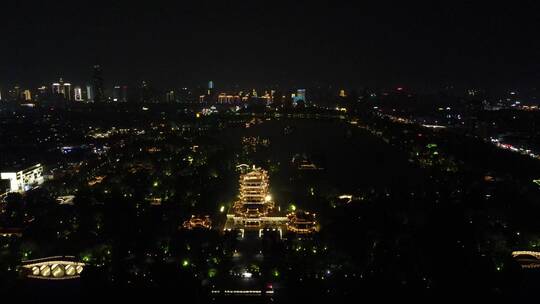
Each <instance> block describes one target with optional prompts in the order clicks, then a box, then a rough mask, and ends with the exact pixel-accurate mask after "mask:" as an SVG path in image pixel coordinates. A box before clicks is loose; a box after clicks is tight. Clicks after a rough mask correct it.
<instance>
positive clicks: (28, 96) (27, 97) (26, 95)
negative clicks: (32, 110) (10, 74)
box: [23, 90, 32, 101]
mask: <svg viewBox="0 0 540 304" xmlns="http://www.w3.org/2000/svg"><path fill="white" fill-rule="evenodd" d="M23 97H24V101H32V93H31V92H30V90H24V91H23Z"/></svg>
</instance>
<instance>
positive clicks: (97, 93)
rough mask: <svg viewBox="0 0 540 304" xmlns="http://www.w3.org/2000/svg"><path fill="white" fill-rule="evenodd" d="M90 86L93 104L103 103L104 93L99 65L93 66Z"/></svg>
mask: <svg viewBox="0 0 540 304" xmlns="http://www.w3.org/2000/svg"><path fill="white" fill-rule="evenodd" d="M92 85H93V88H94V92H93V93H94V94H93V95H94V102H103V101H105V93H104V92H103V71H102V70H101V65H99V64H96V65H94V69H93V73H92Z"/></svg>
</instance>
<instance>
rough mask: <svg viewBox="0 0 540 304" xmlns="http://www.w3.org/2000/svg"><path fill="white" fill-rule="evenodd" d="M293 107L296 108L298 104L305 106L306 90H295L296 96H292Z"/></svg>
mask: <svg viewBox="0 0 540 304" xmlns="http://www.w3.org/2000/svg"><path fill="white" fill-rule="evenodd" d="M293 95H294V96H293V105H294V106H297V105H298V104H299V103H303V104H306V89H298V90H296V94H293Z"/></svg>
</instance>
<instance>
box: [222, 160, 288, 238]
mask: <svg viewBox="0 0 540 304" xmlns="http://www.w3.org/2000/svg"><path fill="white" fill-rule="evenodd" d="M239 168H241V169H243V172H242V174H241V175H240V180H239V184H240V189H239V195H238V200H237V201H236V202H235V203H234V205H233V208H232V211H233V214H228V215H227V223H226V227H225V229H233V228H234V229H243V228H259V229H260V228H268V227H278V226H280V225H283V223H284V222H286V221H287V218H286V217H283V216H277V215H276V214H274V213H275V210H274V206H275V205H274V202H273V200H272V196H271V195H270V193H269V178H268V172H267V171H265V170H263V169H261V168H257V167H255V166H253V167H251V168H250V167H249V166H247V165H241V166H239Z"/></svg>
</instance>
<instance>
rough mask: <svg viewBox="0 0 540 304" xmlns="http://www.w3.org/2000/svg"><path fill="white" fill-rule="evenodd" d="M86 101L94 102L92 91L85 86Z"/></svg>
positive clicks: (88, 86) (89, 86)
mask: <svg viewBox="0 0 540 304" xmlns="http://www.w3.org/2000/svg"><path fill="white" fill-rule="evenodd" d="M86 101H87V102H88V101H94V90H93V89H92V86H91V85H87V86H86Z"/></svg>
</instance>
